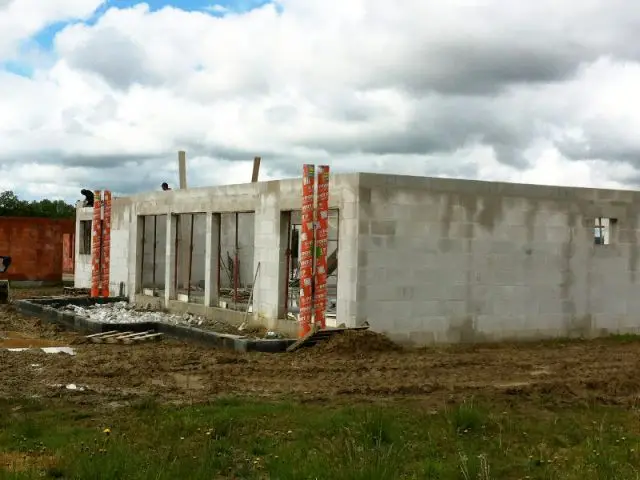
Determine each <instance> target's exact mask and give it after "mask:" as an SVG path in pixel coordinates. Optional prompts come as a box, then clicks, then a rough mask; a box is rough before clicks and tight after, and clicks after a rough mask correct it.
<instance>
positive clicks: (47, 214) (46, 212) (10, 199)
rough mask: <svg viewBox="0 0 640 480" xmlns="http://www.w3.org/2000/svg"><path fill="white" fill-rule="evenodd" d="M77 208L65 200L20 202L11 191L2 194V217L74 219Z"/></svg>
mask: <svg viewBox="0 0 640 480" xmlns="http://www.w3.org/2000/svg"><path fill="white" fill-rule="evenodd" d="M75 214H76V208H75V207H74V206H73V205H69V204H68V203H66V202H65V201H64V200H48V199H46V198H45V199H43V200H37V201H36V200H32V201H30V202H29V201H27V200H20V199H19V198H18V196H17V195H16V194H15V193H13V192H12V191H11V190H7V191H5V192H2V193H0V217H43V218H74V217H75Z"/></svg>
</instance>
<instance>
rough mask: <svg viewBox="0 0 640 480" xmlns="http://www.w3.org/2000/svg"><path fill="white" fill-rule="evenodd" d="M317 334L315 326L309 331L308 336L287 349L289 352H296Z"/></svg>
mask: <svg viewBox="0 0 640 480" xmlns="http://www.w3.org/2000/svg"><path fill="white" fill-rule="evenodd" d="M316 332H317V327H316V326H315V325H313V326H312V327H311V330H309V332H307V334H306V335H305V336H304V337H302V338H300V339H299V340H298V341H297V342H295V343H293V344H291V345H289V347H287V352H293V351H295V350H298V349H299V348H300V347H301V346H303V345H304V344H305V343H306V342H307V341H308V340H309V339H310V338H311V337H313V336H314V335H315V333H316Z"/></svg>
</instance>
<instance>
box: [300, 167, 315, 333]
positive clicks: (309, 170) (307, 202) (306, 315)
mask: <svg viewBox="0 0 640 480" xmlns="http://www.w3.org/2000/svg"><path fill="white" fill-rule="evenodd" d="M314 194H315V165H309V164H305V165H304V166H303V167H302V225H301V227H300V328H299V335H300V337H304V336H305V335H306V334H307V333H309V331H310V330H311V317H312V308H313V251H312V249H313V234H314V231H313V230H314V228H313V211H314V208H313V206H314V205H313V204H314Z"/></svg>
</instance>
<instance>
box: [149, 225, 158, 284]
mask: <svg viewBox="0 0 640 480" xmlns="http://www.w3.org/2000/svg"><path fill="white" fill-rule="evenodd" d="M157 243H158V215H154V216H153V271H152V272H151V288H153V295H155V294H156V253H157V251H158V245H157Z"/></svg>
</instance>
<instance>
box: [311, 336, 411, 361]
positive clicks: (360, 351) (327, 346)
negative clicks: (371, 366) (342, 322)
mask: <svg viewBox="0 0 640 480" xmlns="http://www.w3.org/2000/svg"><path fill="white" fill-rule="evenodd" d="M402 350H403V349H402V347H401V346H400V345H398V344H397V343H394V342H393V341H391V340H390V339H389V338H388V337H387V336H386V335H382V334H380V333H376V332H370V331H367V330H364V331H363V330H360V331H346V332H344V333H340V334H337V335H335V336H334V337H333V338H331V339H329V340H326V341H324V342H320V343H318V344H316V345H315V346H313V347H311V349H310V351H311V352H313V353H314V354H322V355H325V354H333V355H371V354H376V353H389V352H400V351H402Z"/></svg>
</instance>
